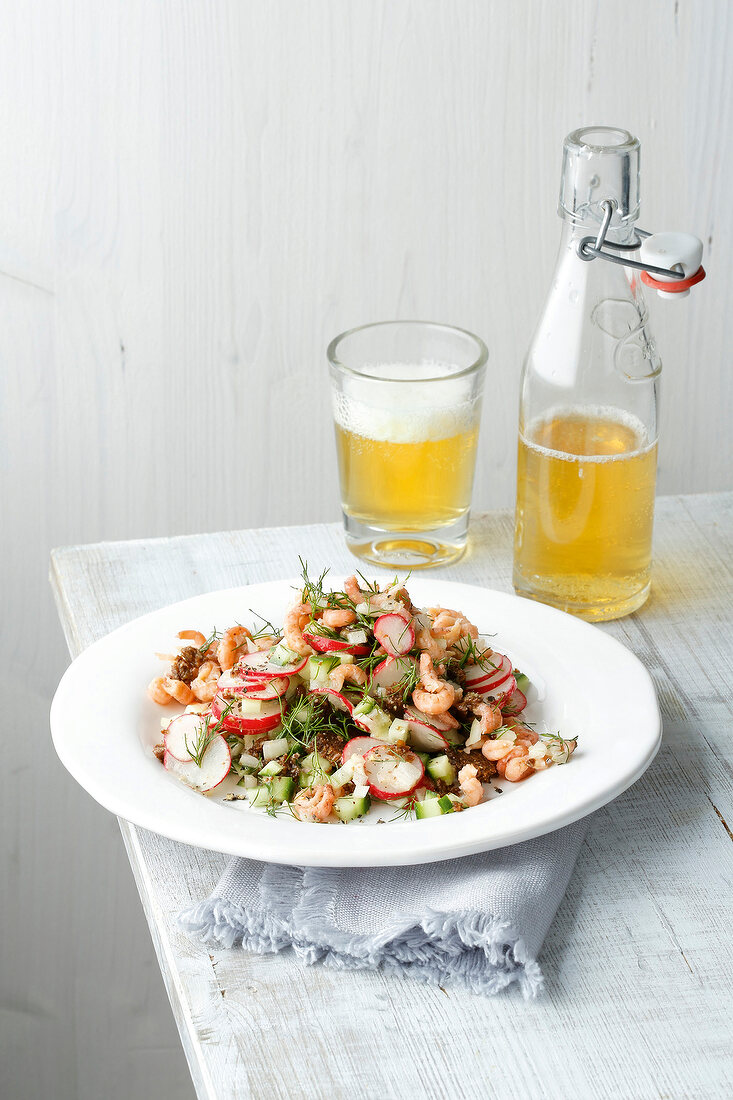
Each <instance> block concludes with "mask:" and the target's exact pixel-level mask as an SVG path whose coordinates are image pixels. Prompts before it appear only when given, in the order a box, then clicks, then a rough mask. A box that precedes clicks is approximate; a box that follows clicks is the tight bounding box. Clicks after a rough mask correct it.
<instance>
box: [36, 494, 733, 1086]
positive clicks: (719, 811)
mask: <svg viewBox="0 0 733 1100" xmlns="http://www.w3.org/2000/svg"><path fill="white" fill-rule="evenodd" d="M657 517H658V518H657V530H656V549H655V571H654V579H653V593H652V597H651V599H650V601H649V603H648V604H647V605H646V606H645V607H644V608H643V609H642V610H641V611H639V612H638V613H636V614H635V615H632V616H630V617H629V618H627V619H624V620H621V621H619V622H617V623H612V624H606V625H605V626H604V627H602V629H604V630H605V631H607V632H609V633H610V634H612V635H613V636H615V637H617V638H618V639H619V640H621V641H623V642H625V644H626V645H628V646H629V647H630V648H631V649H633V650H634V651H635V652H636V653H637V654H638V655H639V657H640V658H641V659H642V660H643V661H644V662H645V664H646V665H647V666H648V667H649V668H650V670H651V672H652V675H653V676H654V679H655V683H656V685H657V689H658V692H659V697H660V703H661V707H662V711H663V714H664V743H663V748H662V750H661V751H660V754H659V756H658V758H657V759H656V761H655V762H654V764H653V765H652V767H651V768H650V769H649V771H648V772H647V773H646V775H645V776H644V777H643V778H642V779H641V780H640V781H639V782H638V783H637V784H636V785H635V786H634V787H632V788H631V789H630V790H629V791H627V792H626V793H625V794H624V795H622V796H621V797H620V798H618V799H617V800H616V801H615V802H613V803H612V804H611V805H610V806H608V807H606V808H605V809H603V810H601V811H599V812H598V813H597V814H596V815H594V818H593V820H592V824H591V828H590V831H589V834H588V838H587V841H586V843H585V846H584V849H583V852H582V855H581V858H580V860H579V863H578V867H577V869H576V873H575V875H574V877H573V879H572V881H571V884H570V888H569V890H568V893H567V896H566V898H565V900H564V902H563V904H562V905H561V907H560V910H559V912H558V915H557V917H556V919H555V922H554V924H553V927H552V929H551V931H550V934H549V936H548V939H547V942H546V944H545V948H544V951H543V955H542V963H543V967H544V970H545V974H546V977H547V991H546V993H545V995H544V996H543V997H542V998H541V999H540V1000H538V1001H536V1002H532V1003H529V1002H524V1001H522V999H521V998H520V997H519V996H517V995H516V992H514V991H510V992H509V993H507V994H505V995H502V996H501V997H499V998H496V999H493V1000H489V999H481V998H476V997H472V996H469V995H467V994H464V993H461V992H458V991H455V990H447V991H444V990H441V989H435V988H429V987H424V986H422V985H421V984H419V983H417V982H415V981H413V980H412V979H408V978H395V977H385V976H383V975H381V974H379V973H376V974H374V973H358V972H355V973H349V974H341V973H335V972H333V971H328V970H325V969H321V968H311V969H308V970H303V969H302V968H301V967H300V966H299V964H297V963H296V962H295V961H294V960H293V959H292V957H291V956H290V955H289V954H283V955H280V956H263V957H258V956H251V955H246V954H244V953H242V952H241V951H237V950H235V951H214V952H212V953H209V952H207V951H206V950H204V949H202V948H200V947H198V946H197V945H196V944H194V943H193V942H191V941H190V940H189V939H188V938H187V937H186V936H184V935H182V934H181V933H180V932H179V931H178V930H177V928H176V927H175V924H174V920H175V916H176V914H177V912H178V911H179V910H180V909H181V908H182V907H183V906H184V905H186V904H187V903H188V902H189V901H191V900H196V899H199V898H201V897H202V896H204V895H205V894H206V893H207V892H208V890H209V889H210V888H211V887H212V886H213V884H214V882H215V881H216V878H217V876H218V875H219V873H220V871H221V869H222V867H223V866H224V863H225V861H226V857H225V856H221V855H217V854H214V853H208V852H204V851H199V850H197V849H192V848H187V847H184V846H182V845H179V844H176V843H175V842H173V841H170V840H166V839H165V838H162V837H158V836H156V835H154V834H151V833H148V832H146V831H144V830H140V829H137V828H135V827H133V826H130V825H123V833H124V835H125V838H126V843H127V847H128V854H129V855H130V858H131V861H132V865H133V870H134V872H135V877H136V880H137V883H138V888H139V889H140V892H141V896H142V898H143V903H144V906H145V910H146V914H147V916H148V920H149V922H150V924H151V929H152V932H153V938H154V941H155V944H156V950H157V952H158V958H159V961H160V963H161V966H162V968H163V970H164V973H165V976H166V984H167V987H168V991H169V995H170V996H171V999H172V1003H173V1007H174V1012H175V1014H176V1018H177V1021H178V1024H179V1029H180V1031H181V1037H182V1040H183V1044H184V1048H185V1050H186V1054H187V1057H188V1059H189V1064H190V1066H191V1070H192V1074H193V1078H194V1082H195V1084H196V1088H197V1092H198V1095H199V1096H200V1097H206V1098H211V1100H213V1098H216V1100H227V1098H232V1100H233V1098H235V1097H236V1098H241V1097H254V1098H260V1097H265V1096H268V1097H270V1096H271V1097H275V1098H277V1100H289V1097H291V1096H292V1095H293V1094H294V1092H297V1093H298V1094H299V1095H305V1096H308V1097H313V1098H320V1097H323V1098H326V1097H336V1098H338V1100H341V1098H342V1097H343V1098H347V1097H350V1096H353V1095H354V1094H355V1093H357V1094H363V1095H368V1096H380V1097H385V1098H389V1100H392V1098H394V1100H398V1098H402V1097H404V1096H406V1095H407V1096H410V1097H416V1098H420V1100H423V1098H424V1100H439V1098H442V1097H445V1096H451V1097H452V1096H456V1097H459V1096H464V1095H475V1094H476V1092H477V1090H478V1091H479V1093H480V1095H482V1096H487V1097H492V1098H497V1100H526V1098H527V1097H542V1098H550V1100H587V1097H588V1096H591V1095H598V1096H603V1097H604V1098H614V1100H615V1098H618V1100H637V1098H638V1100H647V1098H649V1097H652V1096H658V1097H674V1098H676V1097H685V1098H688V1097H689V1098H692V1100H718V1098H720V1100H722V1098H724V1097H725V1098H727V1097H728V1096H729V1095H730V1094H731V1089H733V1062H732V1061H731V1052H730V1021H729V1012H730V997H731V988H732V984H733V983H732V982H731V962H733V959H732V958H731V954H732V953H731V950H730V947H731V936H730V930H729V921H728V912H729V905H730V876H731V872H732V871H733V846H732V845H731V835H730V830H729V829H728V828H727V826H726V824H725V822H726V820H727V821H732V820H733V798H732V788H733V784H732V783H731V763H732V760H731V757H732V755H733V753H732V750H731V737H730V733H731V727H732V725H733V703H732V700H731V693H730V687H729V685H730V682H731V672H733V669H732V668H731V664H732V662H733V646H732V645H731V638H732V635H733V632H732V630H731V627H732V626H733V622H732V620H733V599H732V597H733V574H732V572H731V554H730V551H731V546H733V494H725V495H706V496H699V497H683V498H668V499H662V500H660V501H659V502H658V510H657ZM510 533H511V520H510V517H509V516H508V515H507V514H494V515H489V516H484V517H481V518H480V519H479V520H478V521H476V522H475V524H474V529H473V539H472V545H471V550H470V553H469V554H468V555H467V556H466V558H465V559H464V560H463V561H462V562H460V563H458V565H456V566H453V567H451V568H450V569H448V570H444V571H436V573H435V576H436V577H437V576H440V575H444V576H448V577H450V578H451V579H456V580H464V581H467V582H472V583H479V584H482V585H485V586H487V587H497V588H500V589H504V590H506V589H508V588H509V586H510V585H509V577H510V552H509V546H510V542H511V540H510ZM298 553H301V554H304V555H305V556H307V557H308V558H309V560H311V561H313V562H314V563H320V562H323V563H327V562H328V563H331V564H332V567H333V569H334V570H335V571H340V570H345V569H348V568H349V566H350V564H352V563H353V559H352V558H350V557H349V555H348V554H347V552H346V550H345V548H344V545H343V541H342V536H341V532H340V530H339V528H338V527H337V526H335V525H334V526H323V527H318V526H315V527H295V528H280V529H265V530H260V531H239V532H226V533H220V534H214V535H202V536H192V537H188V538H174V539H165V540H153V541H148V540H144V541H140V542H137V543H135V542H132V543H108V544H101V545H98V546H86V547H72V548H69V549H66V550H61V551H56V552H55V553H54V556H53V580H54V585H55V591H56V594H57V599H58V603H59V609H60V612H61V616H62V619H63V621H64V622H65V624H66V629H67V636H68V637H69V640H70V646H71V649H72V652H73V653H76V652H79V651H80V650H81V649H82V648H84V647H85V646H86V645H88V644H90V643H91V642H92V641H93V640H95V639H96V638H97V637H99V636H101V635H102V634H103V633H105V632H106V631H107V630H109V629H112V628H113V627H115V626H118V625H120V624H121V623H122V622H125V621H127V620H129V619H130V618H131V617H132V616H133V615H136V614H139V613H142V612H144V611H148V610H151V609H153V608H154V607H157V606H160V605H162V604H166V603H168V602H170V601H172V600H177V599H182V598H185V597H186V596H190V595H193V594H195V593H197V592H202V591H206V590H207V589H211V588H217V587H227V586H231V585H234V584H240V583H252V582H255V581H260V580H266V579H272V578H276V577H278V576H285V575H289V574H291V573H292V572H293V569H294V565H295V560H296V557H297V554H298ZM518 1043H519V1044H520V1046H521V1057H517V1049H518V1046H517V1044H518ZM273 1046H276V1048H277V1051H278V1056H277V1058H274V1057H273V1055H272V1049H273ZM375 1052H378V1056H377V1057H375Z"/></svg>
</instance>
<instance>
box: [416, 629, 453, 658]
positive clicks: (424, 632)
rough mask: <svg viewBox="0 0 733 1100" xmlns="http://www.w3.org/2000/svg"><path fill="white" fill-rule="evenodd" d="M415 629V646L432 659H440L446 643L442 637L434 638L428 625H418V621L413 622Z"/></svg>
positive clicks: (443, 654) (442, 656)
mask: <svg viewBox="0 0 733 1100" xmlns="http://www.w3.org/2000/svg"><path fill="white" fill-rule="evenodd" d="M414 625H415V626H416V627H417V629H416V631H415V644H416V645H417V648H418V649H420V650H422V652H423V653H427V655H428V656H429V657H430V658H431V659H432V660H433V661H442V660H443V658H444V657H445V651H446V648H447V647H446V643H445V640H444V639H443V638H441V639H438V638H434V637H433V635H432V634H431V633H430V627H427V626H420V625H419V623H418V621H417V620H416V621H415V624H414Z"/></svg>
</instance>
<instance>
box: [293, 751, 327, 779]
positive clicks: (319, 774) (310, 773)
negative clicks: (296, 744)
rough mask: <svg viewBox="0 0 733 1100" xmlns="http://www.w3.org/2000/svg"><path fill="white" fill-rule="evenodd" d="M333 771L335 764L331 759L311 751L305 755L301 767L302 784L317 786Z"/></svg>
mask: <svg viewBox="0 0 733 1100" xmlns="http://www.w3.org/2000/svg"><path fill="white" fill-rule="evenodd" d="M332 771H333V764H332V763H331V761H330V760H326V758H325V756H320V755H319V754H318V753H317V752H310V753H308V755H307V756H306V757H304V759H303V763H302V764H301V767H300V786H301V787H314V786H317V785H318V784H319V783H323V781H324V778H325V776H326V775H328V774H329V772H332Z"/></svg>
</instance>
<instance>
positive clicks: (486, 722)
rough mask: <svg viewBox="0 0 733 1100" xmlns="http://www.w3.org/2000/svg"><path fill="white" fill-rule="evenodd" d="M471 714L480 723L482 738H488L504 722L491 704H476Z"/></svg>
mask: <svg viewBox="0 0 733 1100" xmlns="http://www.w3.org/2000/svg"><path fill="white" fill-rule="evenodd" d="M473 713H474V714H475V715H476V717H477V718H478V719H479V721H480V724H481V736H482V737H489V736H490V735H491V734H492V733H494V732H495V731H496V730H498V728H499V726H500V725H501V724H502V722H503V721H504V719H503V718H502V716H501V711H500V710H499V708H498V707H496V706H494V705H493V704H492V703H478V704H477V705H476V706H475V707H474V710H473Z"/></svg>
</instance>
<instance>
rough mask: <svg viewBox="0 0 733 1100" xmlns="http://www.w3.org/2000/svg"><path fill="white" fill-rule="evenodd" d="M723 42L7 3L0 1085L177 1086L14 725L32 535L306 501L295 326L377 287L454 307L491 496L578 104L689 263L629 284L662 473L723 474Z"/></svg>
mask: <svg viewBox="0 0 733 1100" xmlns="http://www.w3.org/2000/svg"><path fill="white" fill-rule="evenodd" d="M732 48H733V11H732V9H731V5H730V4H729V3H728V2H727V0H705V2H704V3H699V2H698V3H695V2H694V0H647V2H645V3H644V4H638V3H632V0H604V2H603V3H592V2H590V0H513V2H512V3H511V4H509V3H505V2H503V0H348V2H347V0H301V2H299V3H294V2H292V0H217V3H216V4H211V3H207V2H206V0H160V2H159V3H149V2H146V0H106V2H105V3H104V4H99V3H94V2H93V0H63V2H62V3H59V2H53V0H51V2H46V3H39V2H33V0H17V2H15V3H12V4H8V5H5V7H4V10H3V22H2V34H1V35H0V133H2V137H3V148H4V150H5V152H6V155H5V156H4V158H3V159H2V163H0V321H1V322H2V323H0V362H1V363H2V370H0V499H2V502H3V520H4V526H3V534H4V536H5V537H4V538H3V539H2V540H0V576H2V579H3V584H2V587H1V589H0V616H1V617H2V622H3V624H9V627H8V628H7V629H5V630H3V632H2V637H0V659H1V660H2V667H3V668H4V669H5V670H6V675H7V676H8V677H9V679H10V681H11V682H12V683H13V684H14V685H16V687H17V690H16V691H14V692H13V693H12V694H10V696H9V697H8V699H7V701H6V706H7V711H6V721H7V725H8V728H10V729H13V730H17V731H18V732H19V734H20V736H19V737H18V738H11V739H10V744H9V747H8V749H7V751H8V754H9V757H10V767H11V771H12V774H13V776H14V778H15V777H18V779H19V780H20V781H19V782H14V783H13V784H12V785H11V789H10V790H9V791H8V792H7V794H6V796H5V797H4V798H3V799H2V800H0V859H1V860H2V864H3V872H4V874H5V873H6V875H7V884H8V890H7V896H8V897H12V898H13V899H14V901H13V905H12V908H11V911H10V913H9V914H8V915H7V917H5V915H4V919H5V920H6V927H7V929H8V935H9V938H10V940H11V942H13V943H14V944H15V945H17V950H16V951H13V952H8V953H6V954H5V956H4V957H3V959H2V964H1V966H2V987H3V995H2V999H1V1000H0V1012H1V1013H2V1028H1V1029H0V1043H2V1044H3V1047H5V1046H6V1045H7V1050H5V1049H4V1050H3V1055H4V1056H3V1057H2V1058H0V1063H1V1065H0V1093H2V1095H3V1096H9V1097H12V1100H25V1098H26V1097H27V1098H29V1100H35V1098H36V1097H37V1096H39V1095H47V1094H49V1092H53V1093H54V1096H55V1100H98V1097H99V1096H100V1094H102V1093H104V1095H105V1100H127V1097H128V1095H129V1091H128V1090H129V1089H131V1088H137V1089H138V1092H140V1089H141V1088H144V1085H145V1082H148V1083H149V1085H150V1087H151V1090H153V1091H156V1095H158V1096H160V1097H165V1100H169V1095H170V1096H173V1095H176V1094H177V1091H178V1090H180V1089H182V1088H185V1066H183V1065H182V1060H181V1061H179V1063H177V1064H176V1063H175V1062H174V1061H173V1059H174V1050H175V1045H174V1044H175V1043H176V1036H175V1032H174V1030H173V1028H172V1027H171V1026H170V1023H169V1020H168V1016H167V1012H165V1011H163V1010H162V1009H164V1002H163V1001H162V989H161V988H160V987H159V986H158V985H156V983H157V982H158V978H157V974H156V973H155V972H154V971H153V970H151V966H150V963H151V959H152V954H151V952H150V950H149V945H148V944H147V942H146V939H145V935H146V934H145V931H144V925H143V922H142V921H141V919H140V914H139V911H138V906H137V901H136V899H135V897H134V891H133V890H132V888H131V886H130V884H129V881H128V875H127V867H126V863H125V860H124V857H123V856H122V853H121V851H120V849H119V844H118V840H117V835H116V827H113V826H112V825H111V824H110V823H109V822H108V820H107V819H106V818H105V816H104V815H103V814H102V813H101V812H100V811H99V810H98V809H97V807H95V806H94V805H93V804H92V803H91V802H85V801H84V800H80V799H79V798H78V797H77V796H76V793H75V791H74V789H73V787H72V785H71V783H70V782H69V781H68V780H67V779H66V777H65V776H64V775H63V773H61V771H60V769H58V768H57V767H55V765H54V762H53V760H52V759H47V758H45V757H44V758H43V759H42V760H41V762H40V763H39V765H38V766H37V769H34V770H33V772H32V773H31V770H30V767H29V763H28V760H27V755H26V752H25V745H26V744H27V743H28V741H29V740H31V739H34V738H37V737H40V738H43V737H44V736H45V730H46V725H47V721H46V713H47V708H48V704H49V701H50V697H51V694H52V692H53V688H54V686H55V683H56V682H57V680H58V678H59V676H60V674H61V671H62V669H63V665H64V661H65V652H64V647H63V641H62V638H61V634H60V632H59V629H58V623H57V620H56V617H55V614H54V611H53V606H52V602H51V599H50V595H49V593H48V591H47V588H46V585H45V581H44V577H45V570H46V562H47V555H48V552H49V550H50V548H51V547H52V546H55V545H60V544H69V543H83V542H92V541H97V540H100V539H127V538H132V537H139V536H149V535H171V534H177V533H183V532H191V531H203V530H211V529H215V528H229V527H232V526H239V525H243V526H248V527H256V526H259V525H262V524H265V523H267V524H285V523H305V522H315V521H325V520H333V519H335V518H336V517H337V503H338V502H337V494H336V482H335V474H334V464H333V452H332V440H331V435H330V425H329V423H328V414H327V411H326V410H327V405H326V402H325V400H324V398H325V378H324V348H325V346H326V343H327V341H328V339H330V337H332V336H333V335H334V334H335V333H336V332H338V331H339V330H341V329H343V328H346V327H348V326H350V325H352V324H355V323H360V322H362V321H368V320H377V319H381V318H386V317H410V316H422V317H430V318H435V319H441V320H445V321H449V322H453V323H456V324H460V325H464V326H466V327H468V328H470V329H473V330H475V331H476V332H478V333H480V334H481V335H482V336H484V337H485V338H486V340H487V343H488V344H489V347H490V351H491V359H490V368H489V369H490V378H491V383H492V385H491V389H490V399H489V401H488V402H487V406H486V410H485V419H484V429H483V436H482V440H481V443H480V458H479V469H478V476H477V481H476V494H475V503H476V505H477V507H478V508H490V507H491V508H495V507H503V506H507V505H509V504H510V502H511V497H512V493H513V471H514V461H515V444H514V430H515V428H514V425H515V411H514V410H515V408H516V395H517V383H518V375H519V368H520V364H521V359H522V356H523V354H524V349H525V348H526V346H527V343H528V341H529V338H530V335H531V331H532V328H533V325H534V323H535V319H536V317H537V313H538V310H539V309H540V306H541V302H542V299H543V296H544V294H545V291H546V289H547V285H548V282H549V279H550V277H551V272H552V265H553V257H554V252H555V248H556V245H557V240H558V236H559V223H558V222H557V219H556V217H555V198H556V193H557V185H558V175H559V169H560V145H561V142H562V138H563V136H564V135H565V134H566V133H567V132H568V131H569V130H570V129H571V128H573V127H575V126H577V125H580V124H582V123H587V122H602V121H605V122H611V123H613V124H620V125H624V126H627V127H629V128H630V129H631V130H633V131H635V132H636V133H638V134H639V136H640V138H641V140H642V144H643V162H642V173H643V175H642V186H643V224H644V225H645V226H646V227H647V228H656V229H664V228H688V227H689V228H690V229H691V230H692V231H694V232H696V233H698V234H699V235H700V236H701V237H703V238H704V239H705V242H706V260H705V264H706V267H707V269H708V272H709V278H708V280H707V282H706V283H704V284H703V285H702V286H701V287H700V288H698V290H697V291H696V292H695V293H694V294H693V296H691V297H690V299H689V300H687V301H685V302H681V303H664V302H661V301H659V300H657V299H655V300H654V301H651V302H650V307H651V310H652V314H653V321H654V326H653V327H654V331H655V333H656V335H657V338H658V343H659V345H660V349H661V352H662V356H663V358H664V360H665V375H664V397H663V403H662V424H661V430H662V440H661V445H660V487H661V489H662V490H663V491H667V492H681V491H698V490H709V489H716V488H727V487H729V486H730V476H731V474H730V471H731V444H730V440H731V434H730V432H729V424H730V423H731V420H732V419H733V375H732V374H731V371H730V370H729V369H728V362H727V360H728V349H729V347H730V346H731V342H732V339H731V338H732V337H733V314H732V313H731V311H730V310H729V309H728V308H727V301H728V287H729V279H728V273H729V270H730V261H729V257H730V256H731V254H733V213H732V211H731V205H730V202H729V199H728V192H729V183H728V181H729V179H730V178H731V172H732V168H733V163H732V159H731V158H733V144H732V143H731V142H730V141H729V140H727V135H728V134H729V132H730V128H731V103H732V102H733V97H732V95H731V91H732V89H731V82H732V81H733V69H732V68H731V66H730V64H728V63H727V60H728V58H729V57H730V55H731V49H732ZM304 425H305V426H307V432H306V431H305V430H304ZM304 435H307V439H306V440H305V441H304V438H303V437H304ZM273 440H274V441H276V445H277V450H278V456H279V457H278V469H281V468H289V469H295V470H297V471H298V476H297V477H293V478H289V479H283V478H281V477H276V476H273V475H272V473H271V468H272V467H271V454H270V451H271V444H272V441H273ZM32 777H33V778H32ZM30 782H36V783H37V784H38V786H39V788H40V789H41V790H42V791H43V798H42V799H40V800H36V801H35V802H29V800H28V799H27V797H26V790H27V784H28V783H30ZM100 851H103V853H104V855H103V857H102V858H101V859H100V857H99V852H100ZM71 881H73V884H74V890H75V891H76V894H74V893H73V892H70V891H69V889H68V883H69V882H71ZM77 896H79V897H83V898H86V899H90V898H93V899H94V905H93V906H92V905H91V904H88V905H87V906H86V907H85V906H83V905H81V904H79V903H78V902H77V900H76V897H77ZM49 897H51V898H54V899H57V901H58V910H57V917H58V919H57V923H56V925H55V926H54V928H52V929H50V930H49V929H48V928H47V927H46V923H45V919H44V913H45V908H46V904H47V898H49ZM58 899H60V900H58ZM113 925H114V927H116V928H117V929H118V931H119V934H118V935H117V936H115V938H114V939H113V941H112V943H111V944H110V938H109V934H108V933H107V935H106V938H105V937H104V936H103V935H102V933H101V929H102V928H105V929H107V930H109V928H110V927H112V926H113ZM70 943H73V945H74V946H73V950H70V949H69V944H70ZM84 961H86V967H85V966H84V965H83V963H84ZM100 975H101V976H102V977H101V978H100ZM145 975H152V977H151V982H152V983H153V984H151V985H150V986H149V988H146V989H145V988H144V985H143V980H142V979H143V978H144V976H145ZM133 988H134V990H135V991H136V993H135V995H133V994H132V993H131V989H133ZM70 990H75V992H74V993H73V995H72V994H71V993H70V992H69V991H70ZM141 990H142V992H141ZM70 1004H72V1008H70V1007H69V1005H70ZM161 1006H162V1007H161ZM123 1035H124V1036H130V1037H131V1038H130V1039H129V1042H130V1043H131V1044H132V1048H133V1049H134V1051H135V1057H134V1059H133V1061H132V1063H130V1062H129V1058H128V1054H129V1050H128V1049H126V1048H125V1046H124V1044H123V1043H122V1040H121V1039H119V1038H118V1037H119V1036H123ZM39 1052H41V1053H39ZM131 1065H132V1069H131V1068H130V1067H131ZM131 1073H132V1074H133V1076H132V1077H131V1076H130V1074H131ZM135 1074H139V1076H135ZM138 1086H139V1087H138ZM166 1093H168V1094H169V1095H166Z"/></svg>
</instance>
